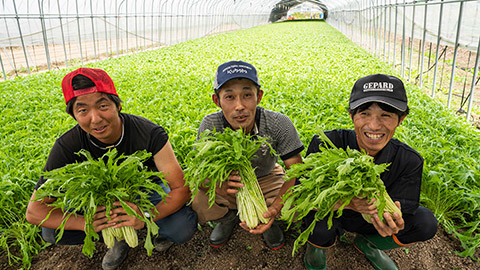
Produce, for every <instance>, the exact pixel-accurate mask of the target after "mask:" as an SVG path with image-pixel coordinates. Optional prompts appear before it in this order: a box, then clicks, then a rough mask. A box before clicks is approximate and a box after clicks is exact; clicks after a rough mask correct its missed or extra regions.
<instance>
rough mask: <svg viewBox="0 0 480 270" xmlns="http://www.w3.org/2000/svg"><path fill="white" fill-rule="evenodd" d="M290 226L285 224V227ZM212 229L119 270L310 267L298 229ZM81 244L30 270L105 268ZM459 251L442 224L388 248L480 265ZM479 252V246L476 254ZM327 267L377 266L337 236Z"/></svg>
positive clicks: (413, 265) (419, 262)
mask: <svg viewBox="0 0 480 270" xmlns="http://www.w3.org/2000/svg"><path fill="white" fill-rule="evenodd" d="M283 228H285V227H283ZM211 231H212V228H211V227H210V226H208V225H204V226H202V227H201V230H198V231H197V232H196V233H195V235H194V237H193V238H192V239H191V240H190V241H189V242H187V243H185V244H183V245H174V246H172V247H171V248H170V249H168V250H167V251H165V252H162V253H160V252H157V251H153V254H152V256H147V253H146V251H145V249H144V248H143V241H140V245H139V246H138V247H136V248H134V249H130V251H129V254H128V257H127V259H126V260H125V262H124V263H123V265H122V266H121V267H120V268H119V270H125V269H285V270H287V269H288V270H292V269H293V270H295V269H305V267H304V266H303V256H304V253H305V247H301V248H300V250H299V251H298V252H297V253H296V254H295V256H294V257H292V254H291V252H292V247H293V243H294V241H295V239H296V235H297V233H296V232H295V230H292V229H290V230H288V231H286V232H285V238H286V243H285V246H284V247H282V248H281V249H279V250H276V251H272V250H270V249H269V248H267V247H266V246H265V244H264V242H263V239H262V237H261V236H260V235H251V234H249V233H248V232H246V231H244V230H243V229H241V228H240V227H237V228H236V229H235V231H234V233H233V235H232V237H231V238H230V240H229V241H228V242H227V243H226V244H225V245H224V246H222V247H220V248H212V247H210V246H209V244H208V236H209V235H210V232H211ZM353 237H354V235H353V234H350V233H347V235H346V238H347V239H348V240H350V241H352V240H353ZM81 248H82V246H81V245H78V246H50V247H48V248H46V249H45V250H43V251H42V252H40V254H38V255H37V256H35V257H34V258H33V262H32V268H31V269H75V270H80V269H101V262H102V258H103V255H104V254H105V252H106V250H107V248H106V246H105V245H104V244H103V243H97V246H96V248H97V251H96V252H95V254H94V256H93V257H92V258H91V259H89V258H87V257H86V256H85V255H83V254H82V252H81ZM454 251H461V246H460V243H459V241H458V240H457V239H455V238H453V237H452V236H450V235H448V234H447V233H446V232H445V231H444V230H443V229H442V228H441V227H439V230H438V232H437V234H436V235H435V237H434V238H432V239H430V240H429V241H426V242H422V243H416V244H412V245H411V246H409V247H408V248H398V249H394V250H390V251H387V254H388V255H389V256H390V257H391V258H392V259H393V260H394V261H395V262H396V263H397V265H398V267H399V269H466V270H474V269H480V262H475V261H473V260H472V259H470V258H462V257H459V256H458V255H456V254H455V252H454ZM479 253H480V251H478V250H477V254H476V255H477V257H479V255H480V254H479ZM327 261H328V269H373V267H372V266H371V265H370V264H369V262H368V261H367V259H365V257H364V256H363V255H362V254H361V253H359V252H358V251H357V250H356V249H355V248H354V247H353V245H352V244H351V243H348V242H347V241H337V244H336V245H335V246H334V247H333V248H330V249H329V250H327ZM0 268H1V269H13V268H12V267H7V265H6V262H5V260H2V261H0Z"/></svg>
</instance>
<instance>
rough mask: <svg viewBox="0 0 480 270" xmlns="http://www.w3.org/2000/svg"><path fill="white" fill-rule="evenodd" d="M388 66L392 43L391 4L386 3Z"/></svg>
mask: <svg viewBox="0 0 480 270" xmlns="http://www.w3.org/2000/svg"><path fill="white" fill-rule="evenodd" d="M388 4H389V5H388V50H387V51H388V52H387V53H388V56H387V59H388V64H390V44H391V42H392V40H391V39H392V4H391V3H390V1H389V2H388Z"/></svg>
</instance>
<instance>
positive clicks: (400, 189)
mask: <svg viewBox="0 0 480 270" xmlns="http://www.w3.org/2000/svg"><path fill="white" fill-rule="evenodd" d="M325 135H327V137H328V138H329V139H330V140H331V141H332V142H333V144H334V145H335V146H336V147H339V148H342V149H346V148H347V146H348V147H350V149H356V150H360V148H359V147H358V144H357V139H356V134H355V131H354V130H347V129H337V130H331V131H326V132H325ZM322 144H323V142H322V140H321V139H320V138H319V137H318V135H315V136H314V137H313V138H312V141H311V142H310V145H309V146H308V150H307V154H306V155H307V156H308V155H309V154H311V153H316V152H319V151H320V150H319V146H320V145H322ZM374 163H375V164H383V163H390V166H388V167H387V170H386V171H384V172H383V173H382V174H381V175H380V178H381V179H382V181H383V183H384V184H385V188H386V189H387V192H388V194H389V195H390V197H391V198H392V199H393V201H399V202H400V204H401V207H402V213H406V214H413V213H414V212H415V210H417V208H418V205H419V200H420V188H421V184H422V171H423V158H422V156H421V155H420V154H419V153H417V152H416V151H415V150H413V149H412V148H411V147H410V146H408V145H406V144H405V143H402V142H401V141H399V140H397V139H391V140H390V141H389V142H388V143H387V145H386V146H385V147H384V148H383V149H382V150H381V151H380V152H379V153H378V154H377V155H376V156H375V159H374Z"/></svg>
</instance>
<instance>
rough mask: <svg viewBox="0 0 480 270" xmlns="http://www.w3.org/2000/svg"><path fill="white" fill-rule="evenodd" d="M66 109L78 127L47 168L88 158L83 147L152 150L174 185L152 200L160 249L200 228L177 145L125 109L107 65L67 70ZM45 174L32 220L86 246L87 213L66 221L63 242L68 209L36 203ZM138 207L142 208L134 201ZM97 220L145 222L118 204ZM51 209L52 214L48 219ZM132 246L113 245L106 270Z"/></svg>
mask: <svg viewBox="0 0 480 270" xmlns="http://www.w3.org/2000/svg"><path fill="white" fill-rule="evenodd" d="M62 90H63V95H64V97H65V103H66V105H67V106H66V111H67V113H68V114H70V115H71V116H72V117H73V118H74V119H75V120H76V121H77V123H78V124H77V125H76V126H74V127H73V128H71V129H70V130H68V131H67V132H65V133H64V134H63V135H62V136H60V137H59V138H58V139H57V140H56V141H55V144H54V145H53V148H52V150H51V151H50V154H49V156H48V160H47V164H46V165H45V168H44V170H45V171H50V170H53V169H56V168H60V167H63V166H65V165H67V164H71V163H75V162H81V161H83V160H82V158H83V157H80V156H79V155H76V154H75V153H77V152H78V151H80V150H81V149H85V150H87V151H89V152H90V153H91V155H92V156H93V157H94V158H100V157H101V156H103V155H104V154H105V153H106V152H107V151H108V149H110V148H116V149H117V151H118V152H119V154H122V153H123V154H126V155H130V154H133V153H134V152H136V151H138V150H146V151H148V152H150V153H151V154H152V157H151V158H150V159H148V160H147V161H145V165H146V166H148V168H149V169H150V170H152V171H161V172H164V173H166V176H165V179H166V180H167V182H168V187H166V186H162V188H163V189H164V190H165V191H166V192H167V193H168V194H169V196H168V197H167V198H165V199H164V202H165V203H160V202H161V201H162V197H161V196H160V195H158V194H153V195H152V196H151V197H150V201H151V202H152V203H153V204H154V205H156V209H157V211H158V214H157V215H156V216H155V217H154V221H155V223H156V224H157V225H158V227H159V232H158V233H159V235H158V237H157V238H156V239H154V244H155V248H156V250H159V251H162V250H166V249H167V248H168V247H170V246H171V245H172V242H173V243H184V242H186V241H188V240H189V239H190V238H191V237H192V236H193V234H194V232H195V230H196V228H197V215H196V213H195V212H194V211H193V210H192V209H191V208H190V207H187V206H186V205H185V204H186V202H187V201H188V200H189V199H190V191H189V189H188V187H185V186H184V180H183V171H182V169H181V167H180V165H179V164H178V162H177V159H176V158H175V155H174V152H173V150H172V146H171V144H170V142H169V140H168V135H167V133H166V132H165V130H164V129H163V128H162V127H161V126H159V125H157V124H155V123H153V122H151V121H149V120H147V119H145V118H142V117H139V116H135V115H130V114H125V113H121V110H122V105H121V100H120V98H119V97H118V95H117V91H116V89H115V86H114V84H113V81H112V79H111V78H110V76H108V74H107V73H106V72H105V71H103V70H101V69H92V68H79V69H77V70H75V71H72V72H71V73H69V74H67V75H66V76H65V77H64V79H63V81H62ZM45 181H46V179H44V178H43V177H42V176H41V177H40V180H39V181H38V183H37V184H36V186H35V190H34V191H33V194H32V197H31V199H32V200H31V201H30V202H29V204H28V207H27V213H26V218H27V220H28V221H29V222H30V223H32V224H35V225H40V224H41V226H42V237H43V238H44V239H45V241H47V242H50V243H57V244H66V245H74V244H83V239H84V238H85V233H84V231H83V230H84V228H85V220H84V218H83V216H72V217H70V218H69V219H68V220H67V222H66V223H65V232H64V234H63V237H62V238H61V239H59V240H58V242H56V241H57V239H56V238H57V232H56V229H57V228H58V227H59V226H60V224H61V223H62V222H63V219H64V217H63V211H62V210H61V209H53V211H52V207H49V206H48V205H47V204H48V203H51V202H52V201H54V200H55V198H49V199H48V200H47V199H46V200H44V201H34V198H35V191H36V190H37V189H38V188H39V187H40V186H41V185H42V184H43V183H45ZM131 206H132V208H133V209H135V210H137V212H139V214H140V215H143V213H140V211H139V210H138V208H136V206H135V205H134V204H131ZM97 210H99V212H100V214H97V215H96V216H95V217H96V220H94V221H93V226H94V227H95V231H97V232H99V231H101V230H103V229H106V228H109V227H113V226H115V225H119V226H132V227H133V228H135V229H136V230H139V229H142V228H143V227H144V225H145V224H144V222H143V221H141V220H139V219H137V218H136V217H134V216H130V215H127V214H126V211H125V210H124V209H123V208H122V207H119V208H115V209H113V210H112V212H111V213H110V215H111V217H112V219H111V221H108V220H107V218H106V216H105V212H101V211H102V210H104V207H99V208H98V209H97ZM50 211H52V212H51V214H50V217H49V218H48V219H47V220H46V221H45V222H43V223H42V221H43V220H44V219H45V217H46V216H47V215H48V214H49V213H50ZM128 249H129V248H128V245H127V244H126V243H125V241H119V242H115V245H114V247H113V248H111V249H109V251H108V252H107V253H106V254H105V256H104V258H103V262H102V267H103V269H116V268H117V267H118V266H119V265H120V264H121V263H122V262H123V260H124V259H125V258H126V255H127V252H128Z"/></svg>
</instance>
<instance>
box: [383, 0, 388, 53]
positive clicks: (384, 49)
mask: <svg viewBox="0 0 480 270" xmlns="http://www.w3.org/2000/svg"><path fill="white" fill-rule="evenodd" d="M383 8H384V9H383V62H386V56H387V51H386V50H387V0H384V1H383Z"/></svg>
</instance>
